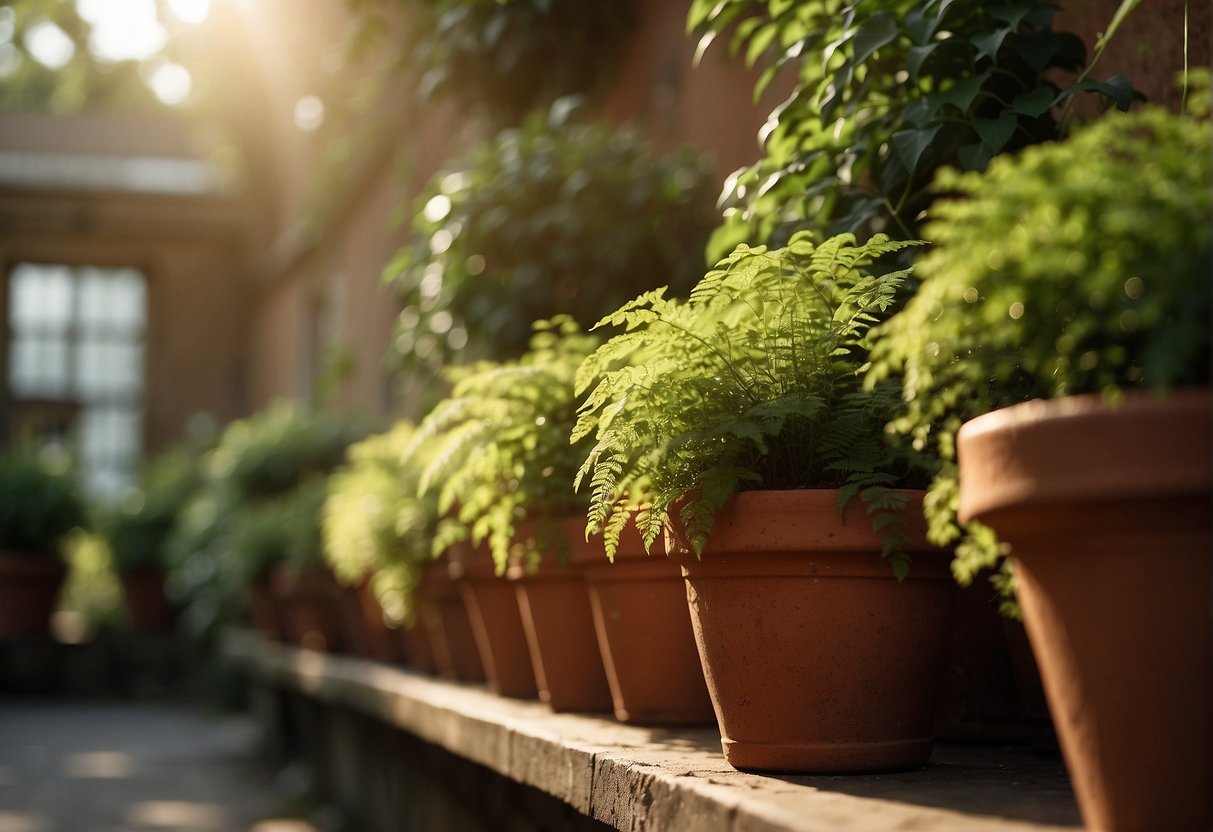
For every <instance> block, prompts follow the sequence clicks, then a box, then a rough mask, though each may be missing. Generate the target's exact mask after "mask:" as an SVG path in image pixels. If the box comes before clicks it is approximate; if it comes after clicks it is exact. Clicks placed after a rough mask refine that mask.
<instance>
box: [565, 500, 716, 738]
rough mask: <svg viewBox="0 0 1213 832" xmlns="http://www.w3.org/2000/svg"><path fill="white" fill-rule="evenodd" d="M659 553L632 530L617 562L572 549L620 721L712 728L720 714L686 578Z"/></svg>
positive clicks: (591, 550) (594, 549)
mask: <svg viewBox="0 0 1213 832" xmlns="http://www.w3.org/2000/svg"><path fill="white" fill-rule="evenodd" d="M579 522H580V521H579ZM583 537H584V535H579V537H578V539H582V538H583ZM660 549H662V546H661V545H660V543H658V544H657V545H655V547H654V552H653V553H652V554H647V553H646V552H645V551H644V544H643V543H642V542H641V539H640V534H639V532H637V531H636V527H635V526H633V525H629V526H628V527H627V529H626V530H625V531H624V533H623V537H622V539H621V540H620V542H619V549H618V551H616V552H615V560H614V562H611V561H608V560H607V559H606V555H604V554H603V552H602V549H601V548H600V547H598V546H588V547H581V546H577V547H574V549H573V553H572V558H573V562H574V563H575V564H577V566H579V567H580V568H581V570H582V574H584V575H585V580H586V584H587V585H588V587H589V596H590V607H591V610H592V611H593V615H594V629H595V631H596V632H597V634H598V646H599V648H600V649H601V651H602V663H603V666H604V669H605V670H606V677H607V683H608V684H609V686H610V690H611V701H612V704H613V707H614V711H615V718H616V719H618V720H620V721H621V722H627V723H631V724H633V725H710V724H712V722H713V721H714V720H715V714H714V712H713V711H712V700H711V698H710V697H709V696H708V688H707V685H706V684H705V683H704V680H703V667H702V665H701V664H700V662H699V651H698V648H696V646H695V633H694V632H693V631H692V629H691V616H690V614H689V613H688V611H687V601H686V597H687V593H686V586H685V585H684V584H683V580H682V570H681V568H680V567H679V566H678V564H677V563H675V562H674V561H672V560H670V559H669V558H667V557H666V556H665V553H664V551H657V550H660Z"/></svg>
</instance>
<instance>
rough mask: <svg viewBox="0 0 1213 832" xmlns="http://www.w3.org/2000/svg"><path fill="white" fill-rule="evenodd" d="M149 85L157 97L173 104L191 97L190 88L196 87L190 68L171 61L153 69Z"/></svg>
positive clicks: (170, 104)
mask: <svg viewBox="0 0 1213 832" xmlns="http://www.w3.org/2000/svg"><path fill="white" fill-rule="evenodd" d="M148 86H149V87H151V88H152V92H153V93H155V95H156V97H157V98H159V99H160V100H161V101H162V102H164V103H165V104H168V105H169V106H173V105H176V104H180V103H181V102H182V101H184V100H185V99H187V98H189V95H190V90H192V89H193V88H194V79H193V77H192V76H191V75H190V71H189V70H188V69H186V68H185V67H183V66H182V65H181V64H175V63H172V62H171V61H169V62H165V63H163V64H161V65H160V66H158V67H156V68H155V69H154V70H152V75H151V78H149V79H148Z"/></svg>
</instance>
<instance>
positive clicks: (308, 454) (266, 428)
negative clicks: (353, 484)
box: [208, 401, 366, 499]
mask: <svg viewBox="0 0 1213 832" xmlns="http://www.w3.org/2000/svg"><path fill="white" fill-rule="evenodd" d="M365 432H366V431H365V430H364V429H363V428H362V426H361V425H358V424H355V423H352V422H351V421H350V420H349V419H348V418H345V417H342V416H337V415H332V414H325V413H317V414H311V413H307V412H306V411H304V410H301V409H299V408H298V407H296V406H295V405H293V404H291V403H289V402H285V401H281V402H276V403H274V404H272V405H270V406H269V407H268V408H266V409H265V410H263V411H261V412H259V413H257V414H256V415H254V416H252V417H250V418H248V419H241V420H239V421H236V422H233V423H232V424H231V425H229V426H228V427H227V429H226V430H225V431H224V432H223V436H222V437H220V440H219V444H218V445H217V446H216V448H215V450H214V452H213V453H212V454H211V457H210V460H209V462H208V465H209V466H210V468H211V470H210V476H211V477H212V478H213V480H214V481H216V482H221V483H223V487H224V488H228V489H231V490H232V492H233V494H234V496H235V497H237V498H239V499H258V498H261V497H268V496H273V495H275V494H281V493H283V492H286V491H290V490H292V489H293V488H295V487H296V486H298V485H299V484H300V483H302V482H303V481H304V480H305V479H307V478H308V477H309V476H310V475H312V474H316V473H323V472H327V471H331V470H332V469H333V468H335V467H336V466H337V465H338V464H340V463H341V461H342V459H343V458H344V456H345V449H346V447H347V446H348V445H349V444H350V443H351V442H353V441H354V440H355V439H357V438H358V437H359V436H361V435H363V434H365Z"/></svg>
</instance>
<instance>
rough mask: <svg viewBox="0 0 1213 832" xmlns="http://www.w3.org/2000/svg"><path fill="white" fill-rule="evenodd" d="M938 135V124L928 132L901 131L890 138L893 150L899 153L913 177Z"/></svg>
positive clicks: (927, 130)
mask: <svg viewBox="0 0 1213 832" xmlns="http://www.w3.org/2000/svg"><path fill="white" fill-rule="evenodd" d="M937 133H939V125H938V124H937V125H935V126H934V127H931V128H929V129H926V130H900V131H898V132H896V133H894V134H893V135H892V137H891V138H890V142H891V143H892V145H893V149H894V150H895V151H897V156H898V158H900V159H901V163H902V164H903V165H905V166H906V170H907V171H909V173H910V175H911V176H912V175H913V174H914V171H915V170H916V169H917V167H918V160H919V158H920V157H921V156H922V153H923V151H924V150H926V149H927V148H928V147H929V146H930V144H931V142H932V141H934V140H935V136H936V134H937Z"/></svg>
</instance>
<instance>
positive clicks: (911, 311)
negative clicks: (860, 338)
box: [868, 108, 1213, 583]
mask: <svg viewBox="0 0 1213 832" xmlns="http://www.w3.org/2000/svg"><path fill="white" fill-rule="evenodd" d="M1209 154H1210V140H1209V125H1208V123H1207V122H1197V121H1195V120H1192V119H1188V118H1185V117H1181V116H1175V115H1169V114H1167V113H1166V112H1164V111H1162V110H1158V109H1153V108H1147V109H1144V110H1141V111H1139V112H1137V113H1134V114H1132V115H1128V116H1119V117H1109V118H1107V119H1104V120H1102V121H1101V122H1098V123H1096V124H1094V125H1091V126H1089V127H1087V128H1086V129H1083V130H1081V131H1080V132H1078V133H1076V134H1075V135H1074V136H1073V137H1072V138H1070V139H1068V140H1067V141H1064V142H1059V143H1054V144H1049V145H1044V146H1041V147H1036V148H1029V149H1027V150H1025V151H1024V152H1023V153H1021V154H1019V155H1018V156H1015V157H1008V158H1003V159H996V160H995V161H994V162H992V163H991V164H990V167H989V169H988V170H987V171H986V172H985V173H984V174H977V173H972V172H970V173H957V172H955V171H947V172H945V173H944V174H942V175H941V176H940V177H939V180H938V182H937V184H936V190H937V191H938V192H939V193H942V194H949V195H952V196H953V197H954V198H952V199H949V200H947V201H944V202H941V203H939V204H937V205H936V207H935V209H934V210H933V211H932V218H931V222H930V224H929V225H928V227H927V233H928V234H929V235H930V236H931V238H932V239H934V240H937V241H938V245H937V246H936V247H935V248H933V249H932V250H931V252H930V253H929V254H928V255H927V256H926V257H925V258H924V259H923V261H922V263H921V265H920V266H919V271H918V274H919V275H920V277H921V278H922V285H921V287H920V289H919V292H918V295H917V296H916V297H915V298H914V299H912V300H911V301H910V302H909V303H908V304H907V306H906V307H905V309H904V311H902V312H901V313H900V314H898V315H896V316H894V317H893V318H891V319H890V320H889V321H888V322H887V323H886V324H884V325H883V326H882V327H880V329H879V330H877V333H876V335H877V337H876V343H875V346H874V348H873V353H872V356H873V367H872V369H871V371H870V373H869V375H868V386H869V387H872V386H875V385H883V384H884V383H886V380H887V379H888V378H889V377H890V376H900V382H901V386H902V398H903V399H904V411H903V413H902V414H901V415H899V416H898V417H897V418H896V419H895V420H893V421H892V422H891V425H890V428H891V429H892V430H894V431H896V432H897V433H899V434H903V435H906V436H909V437H910V438H911V439H912V441H913V445H914V446H915V447H916V448H920V449H928V448H929V449H931V450H933V451H934V452H935V453H937V454H938V456H939V459H940V464H941V469H940V471H939V473H938V474H937V476H936V477H935V481H934V484H933V485H932V488H931V493H930V494H929V496H928V501H927V504H926V510H927V517H928V520H929V521H930V527H931V536H932V539H933V540H934V541H935V542H936V543H939V544H941V545H942V544H947V543H951V542H953V541H955V540H957V538H961V536H962V530H961V529H960V528H959V527H958V525H957V521H956V500H957V493H958V488H957V481H956V475H957V471H956V453H955V436H956V431H957V430H958V429H959V427H960V425H961V423H962V422H964V421H966V420H967V419H970V418H972V417H974V416H977V415H980V414H982V413H985V412H988V411H990V410H994V409H996V408H999V407H1004V406H1007V405H1011V404H1015V403H1017V402H1021V401H1026V400H1028V399H1032V398H1052V397H1060V396H1067V395H1071V394H1077V393H1087V392H1097V391H1102V392H1104V393H1105V394H1107V395H1109V396H1114V394H1115V391H1117V390H1119V389H1120V388H1123V387H1146V388H1152V389H1156V390H1161V389H1165V388H1169V387H1177V386H1181V385H1192V384H1207V383H1208V381H1209V376H1210V352H1209V320H1210V317H1209V316H1210V286H1209V275H1210V273H1211V272H1213V256H1211V253H1210V251H1211V250H1210V246H1211V245H1213V241H1211V231H1210V218H1211V214H1213V196H1211V192H1210V163H1209ZM998 553H999V547H998V544H997V541H996V540H995V538H994V535H993V533H992V532H990V530H989V529H985V528H983V527H980V526H978V525H977V524H974V525H973V526H971V527H970V529H968V533H967V534H966V535H965V536H964V537H963V538H962V539H961V545H960V548H959V549H958V555H957V559H956V561H955V563H954V565H953V569H954V571H955V573H956V575H957V577H958V578H959V579H960V580H961V581H962V583H967V582H968V581H970V580H972V578H973V576H974V575H975V574H976V572H977V571H978V570H979V569H981V568H982V567H985V566H990V565H993V564H994V563H995V562H996V560H997V557H998Z"/></svg>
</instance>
